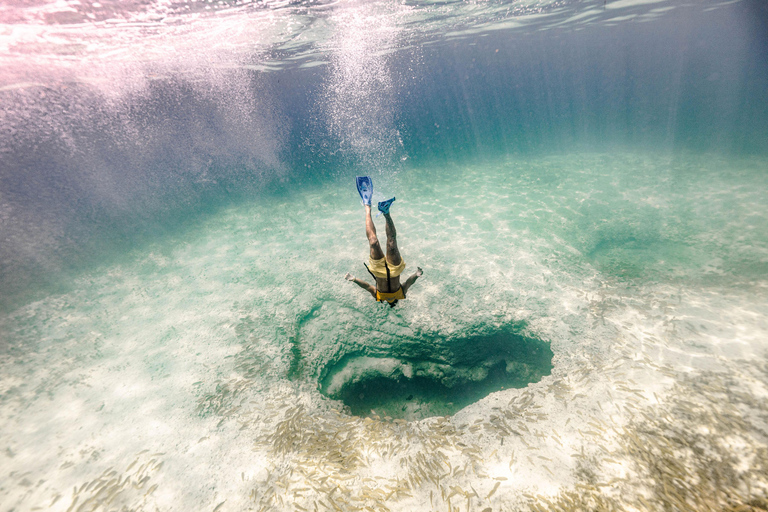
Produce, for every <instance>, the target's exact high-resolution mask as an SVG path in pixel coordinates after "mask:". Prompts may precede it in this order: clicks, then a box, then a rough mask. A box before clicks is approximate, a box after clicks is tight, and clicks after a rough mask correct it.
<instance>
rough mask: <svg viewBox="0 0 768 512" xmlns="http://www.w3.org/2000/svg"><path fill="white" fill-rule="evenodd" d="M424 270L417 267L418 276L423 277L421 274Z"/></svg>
mask: <svg viewBox="0 0 768 512" xmlns="http://www.w3.org/2000/svg"><path fill="white" fill-rule="evenodd" d="M423 273H424V271H423V270H421V267H416V277H421V274H423Z"/></svg>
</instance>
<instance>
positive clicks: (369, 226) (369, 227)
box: [365, 205, 389, 260]
mask: <svg viewBox="0 0 768 512" xmlns="http://www.w3.org/2000/svg"><path fill="white" fill-rule="evenodd" d="M387 229H389V228H387ZM387 232H389V231H387ZM365 236H367V237H368V245H369V246H370V248H371V259H372V260H380V259H381V258H383V257H384V252H383V251H382V250H381V245H379V239H378V237H377V236H376V226H374V225H373V219H372V218H371V206H370V205H365Z"/></svg>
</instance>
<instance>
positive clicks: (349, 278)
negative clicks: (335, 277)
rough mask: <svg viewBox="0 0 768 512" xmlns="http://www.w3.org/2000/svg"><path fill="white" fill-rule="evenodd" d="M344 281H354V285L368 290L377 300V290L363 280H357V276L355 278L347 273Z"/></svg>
mask: <svg viewBox="0 0 768 512" xmlns="http://www.w3.org/2000/svg"><path fill="white" fill-rule="evenodd" d="M344 279H346V280H347V281H352V282H353V283H355V284H356V285H357V286H359V287H360V288H362V289H363V290H367V291H368V293H370V294H371V295H373V298H374V299H375V298H376V288H374V287H373V286H371V285H370V284H368V283H366V282H365V281H363V280H362V279H358V278H356V277H355V276H353V275H352V274H350V273H349V272H347V275H345V276H344Z"/></svg>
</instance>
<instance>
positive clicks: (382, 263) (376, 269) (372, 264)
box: [368, 256, 405, 279]
mask: <svg viewBox="0 0 768 512" xmlns="http://www.w3.org/2000/svg"><path fill="white" fill-rule="evenodd" d="M386 261H387V258H386V257H384V258H381V259H380V260H374V259H373V258H371V257H370V256H369V257H368V270H370V271H371V274H373V275H374V276H376V277H382V278H384V279H386V277H387V267H389V277H397V276H399V275H400V274H402V273H403V270H404V269H405V260H404V259H403V258H400V264H399V265H392V264H391V263H386Z"/></svg>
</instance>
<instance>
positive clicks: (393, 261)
mask: <svg viewBox="0 0 768 512" xmlns="http://www.w3.org/2000/svg"><path fill="white" fill-rule="evenodd" d="M384 218H385V219H386V220H387V262H388V263H389V264H390V265H399V264H400V261H402V260H401V258H400V251H399V250H398V248H397V231H396V230H395V223H394V221H393V220H392V216H391V215H389V214H388V213H385V214H384Z"/></svg>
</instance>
